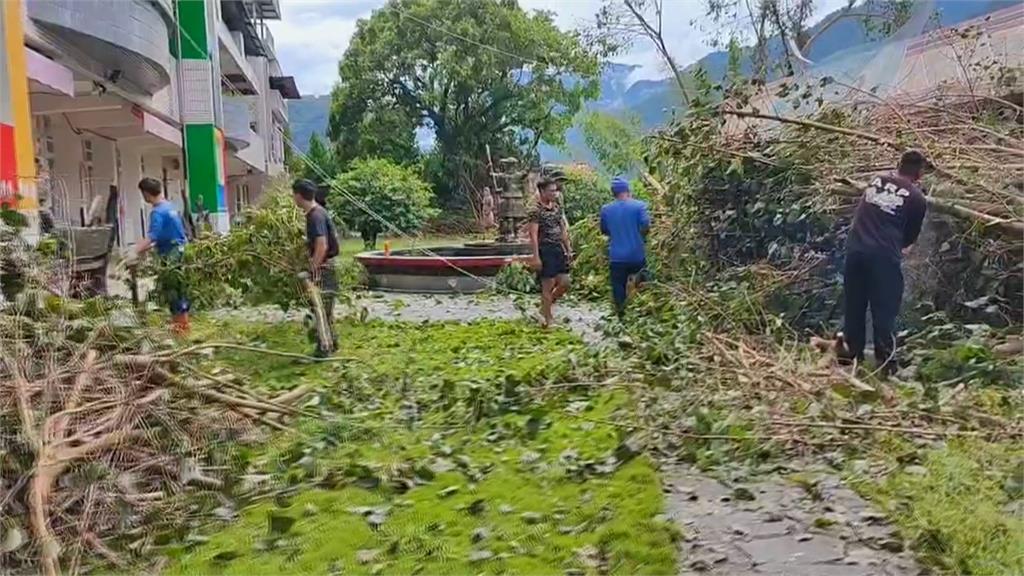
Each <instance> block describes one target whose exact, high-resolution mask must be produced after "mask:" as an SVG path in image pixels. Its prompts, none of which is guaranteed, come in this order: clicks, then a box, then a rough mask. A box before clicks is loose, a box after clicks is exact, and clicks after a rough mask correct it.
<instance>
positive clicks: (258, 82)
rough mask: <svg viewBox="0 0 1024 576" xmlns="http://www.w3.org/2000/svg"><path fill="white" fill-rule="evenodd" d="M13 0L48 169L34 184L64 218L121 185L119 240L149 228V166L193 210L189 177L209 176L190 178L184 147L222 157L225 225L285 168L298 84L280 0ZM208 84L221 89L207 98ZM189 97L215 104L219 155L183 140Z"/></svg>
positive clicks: (220, 220) (128, 240)
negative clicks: (201, 61) (277, 22)
mask: <svg viewBox="0 0 1024 576" xmlns="http://www.w3.org/2000/svg"><path fill="white" fill-rule="evenodd" d="M4 1H10V0H4ZM15 1H18V0H15ZM21 1H22V2H23V14H24V44H25V50H26V68H27V76H28V79H29V103H30V109H31V116H32V136H33V139H34V141H35V154H36V158H37V164H40V165H41V166H42V167H43V170H42V171H41V174H40V177H39V181H38V186H37V187H38V188H39V189H40V190H41V191H43V193H42V194H41V196H42V197H45V196H46V195H47V194H46V193H45V189H46V188H49V189H50V194H49V196H50V198H51V200H50V204H51V212H53V214H54V216H55V218H56V219H57V220H58V221H63V222H65V223H68V224H72V225H81V224H83V223H84V222H85V220H86V218H87V212H88V209H89V206H90V205H91V204H92V202H93V200H94V199H95V198H96V197H98V196H99V197H102V198H106V196H107V194H108V193H109V191H110V190H111V188H112V187H113V188H116V190H117V191H118V211H119V218H118V224H119V226H118V229H119V238H118V245H119V246H120V247H121V248H122V249H124V248H128V247H130V246H131V245H132V244H134V243H135V242H136V241H137V240H139V239H140V238H141V237H142V235H143V234H144V233H145V229H146V226H147V216H148V214H147V207H146V206H145V204H144V203H143V202H142V199H141V196H140V194H139V192H138V189H137V187H136V186H137V183H138V181H139V179H140V178H142V177H143V176H150V177H154V178H157V179H160V180H162V181H163V182H164V185H165V189H166V192H167V196H168V198H169V199H170V200H171V201H173V202H175V203H176V204H178V206H179V209H181V210H182V211H183V212H186V210H185V209H186V204H187V203H188V204H191V206H189V208H190V210H188V211H187V212H193V213H194V212H196V205H197V198H196V194H195V191H196V190H197V186H207V185H209V186H213V185H214V183H213V181H212V179H211V181H210V182H209V183H207V182H198V179H199V178H200V177H204V176H205V174H198V171H197V176H196V180H197V181H195V182H189V181H188V180H189V175H188V174H187V172H188V170H187V169H186V166H187V165H194V164H189V163H187V162H186V154H193V153H194V154H195V155H196V156H197V157H198V155H199V154H208V155H209V156H211V160H210V161H211V162H214V163H218V164H219V165H221V170H220V171H219V172H216V171H215V172H213V173H214V174H219V179H220V183H221V184H224V183H226V186H225V189H224V191H223V192H222V193H221V194H222V196H221V197H222V198H225V197H226V198H225V199H226V202H221V203H222V204H226V206H223V207H221V210H220V211H219V212H220V213H219V214H215V216H216V217H217V218H216V219H215V223H217V224H218V225H216V226H215V228H217V229H219V230H220V231H223V230H224V229H226V227H225V226H224V225H223V224H224V223H226V222H227V221H228V220H229V219H230V216H231V214H232V213H233V212H235V211H237V210H239V209H241V208H242V207H243V206H244V205H246V204H249V203H252V202H254V201H256V200H257V199H258V198H259V196H260V194H261V193H262V191H263V189H264V187H265V186H266V183H267V182H268V180H269V179H270V178H272V177H274V176H275V175H277V174H280V173H281V172H282V171H283V170H284V145H283V141H282V130H283V129H284V128H285V127H286V126H287V122H288V118H287V109H286V107H285V104H284V99H285V98H297V97H298V94H297V91H296V89H295V83H294V80H292V79H291V77H288V76H284V75H283V74H282V72H281V68H280V65H279V64H278V62H277V58H276V56H275V54H274V42H273V37H272V36H271V34H270V31H269V29H268V28H267V26H266V25H265V20H268V19H279V18H280V9H279V5H278V0H177V2H174V1H173V0H21ZM183 6H187V7H189V8H191V9H192V10H193V12H192V13H193V15H194V14H197V13H198V14H199V18H200V20H199V25H200V26H205V28H206V31H207V34H206V42H205V44H206V48H205V49H204V48H203V46H200V45H199V44H202V43H203V38H202V36H203V34H202V32H203V30H202V28H201V27H200V29H199V32H198V33H197V32H196V28H194V27H193V28H192V33H189V31H188V30H189V29H188V27H187V26H186V25H185V22H184V19H182V18H181V15H182V14H183V12H182V7H183ZM203 14H205V15H206V18H205V20H204V19H202V15H203ZM192 25H193V26H194V25H195V21H194V18H193V21H192ZM196 36H199V40H198V41H197V39H196ZM185 43H190V45H191V46H194V47H196V49H197V50H198V51H199V52H205V53H206V54H207V55H208V59H209V61H210V65H209V66H207V67H206V68H207V70H209V72H208V77H207V78H203V77H202V76H201V75H200V76H195V73H194V69H195V66H188V65H183V63H187V62H189V60H185V59H182V57H181V54H182V52H183V51H187V48H183V46H184V45H185ZM193 62H194V61H193ZM204 85H205V86H213V87H219V90H217V89H214V90H212V91H208V95H207V96H205V97H203V96H202V94H203V93H202V88H203V86H204ZM194 86H199V90H196V89H195V88H194ZM197 94H198V95H199V97H198V98H199V100H200V101H198V102H197ZM202 100H205V101H202ZM197 106H198V107H199V108H200V109H205V110H207V111H208V112H210V113H212V114H210V115H211V116H212V120H213V125H214V126H215V127H216V129H218V130H219V131H220V133H221V134H222V135H223V138H222V139H221V140H222V141H223V142H224V143H225V148H226V149H225V150H223V151H222V152H221V154H222V156H223V157H222V158H213V156H220V155H221V154H214V153H213V152H212V148H211V149H210V151H204V150H198V151H195V152H193V151H192V150H190V149H188V146H189V142H188V139H187V138H186V137H185V133H184V132H183V126H184V125H185V124H187V123H189V122H186V120H187V118H189V117H190V116H189V115H190V114H193V113H192V112H191V111H192V110H194V109H196V107H197ZM192 117H194V115H193V116H192ZM195 160H196V158H193V162H194V161H195ZM47 173H48V177H47ZM225 180H226V182H225ZM198 189H202V188H198ZM189 190H191V191H192V193H191V194H190V193H189V192H188V191H189ZM200 202H201V200H200ZM201 205H202V204H201V203H200V206H201ZM216 208H217V207H215V206H209V205H207V206H206V207H204V210H208V211H210V212H218V210H216Z"/></svg>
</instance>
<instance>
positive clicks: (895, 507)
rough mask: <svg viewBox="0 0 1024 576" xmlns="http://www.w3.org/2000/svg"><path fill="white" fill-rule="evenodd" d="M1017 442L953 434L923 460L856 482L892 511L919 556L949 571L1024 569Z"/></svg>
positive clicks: (1021, 458)
mask: <svg viewBox="0 0 1024 576" xmlns="http://www.w3.org/2000/svg"><path fill="white" fill-rule="evenodd" d="M1022 462H1024V451H1022V450H1021V449H1020V446H1019V445H1017V446H1013V445H998V444H990V443H986V442H982V441H979V440H956V441H951V442H949V443H948V445H945V446H942V447H940V448H938V449H936V450H931V451H929V452H927V453H926V454H925V456H924V460H923V462H922V463H921V466H918V467H916V468H913V469H909V468H903V469H901V470H899V471H897V472H896V473H894V474H892V475H890V476H889V477H888V478H887V479H886V480H885V482H883V483H881V484H876V483H875V482H873V481H866V482H864V483H863V484H862V485H861V488H862V489H863V490H865V491H866V492H867V493H868V494H870V495H871V496H872V497H873V498H874V499H875V500H877V501H878V502H879V503H880V504H881V505H882V506H883V507H884V508H885V509H886V511H887V512H889V513H890V514H891V515H892V516H893V517H894V519H895V521H896V524H897V525H898V526H899V528H900V531H901V532H902V535H903V537H904V539H905V540H907V541H908V542H910V547H911V549H912V550H914V552H916V553H917V554H918V557H919V558H921V559H923V560H924V561H925V562H926V563H928V564H931V565H933V566H935V567H936V568H938V569H939V570H940V571H941V572H942V573H951V574H979V575H981V574H989V575H992V576H995V575H998V574H1021V573H1024V554H1022V553H1021V551H1022V550H1024V520H1022V519H1021V517H1020V515H1019V514H1016V515H1014V514H1008V513H1006V512H1004V510H1006V508H1007V507H1016V509H1017V510H1020V506H1021V505H1022V504H1024V501H1022V500H1021V492H1020V486H1021V485H1022V483H1021V482H1022V479H1021V463H1022Z"/></svg>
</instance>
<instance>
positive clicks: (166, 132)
mask: <svg viewBox="0 0 1024 576" xmlns="http://www.w3.org/2000/svg"><path fill="white" fill-rule="evenodd" d="M132 114H135V117H136V118H140V119H141V120H142V131H143V132H145V133H146V134H151V135H153V136H156V137H157V138H159V139H161V140H163V141H165V142H168V143H170V144H174V145H175V146H177V147H178V148H181V147H182V145H181V130H180V129H179V128H177V127H175V126H174V125H172V124H170V123H169V122H165V121H164V120H162V119H160V117H158V116H155V115H153V114H150V113H149V112H146V111H145V110H143V109H142V108H139V107H138V106H134V107H133V108H132Z"/></svg>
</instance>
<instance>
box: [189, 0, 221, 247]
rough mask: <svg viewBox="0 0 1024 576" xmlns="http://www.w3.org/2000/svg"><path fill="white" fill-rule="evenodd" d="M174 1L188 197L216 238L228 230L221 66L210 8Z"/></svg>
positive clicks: (199, 1) (206, 0)
mask: <svg viewBox="0 0 1024 576" xmlns="http://www.w3.org/2000/svg"><path fill="white" fill-rule="evenodd" d="M217 1H219V0H178V2H177V8H176V9H177V12H178V25H179V30H178V42H177V44H178V46H179V47H180V59H179V61H178V66H180V68H181V76H180V78H181V86H179V89H178V96H179V98H181V111H182V123H183V124H184V126H185V130H184V132H185V139H184V141H185V167H186V170H187V178H188V197H189V202H190V204H191V206H190V208H191V210H192V213H193V214H194V215H198V214H207V215H209V222H210V224H211V225H212V226H213V229H214V230H215V231H217V232H226V231H227V229H228V211H227V199H226V197H225V180H226V173H225V168H224V152H225V150H224V134H223V133H222V132H221V130H220V128H219V127H218V125H219V123H220V116H221V112H220V66H219V62H218V54H219V53H220V51H219V50H218V47H217V35H216V33H214V25H215V24H216V23H215V22H213V18H214V16H213V11H212V9H211V8H212V5H210V2H217Z"/></svg>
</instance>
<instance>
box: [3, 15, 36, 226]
mask: <svg viewBox="0 0 1024 576" xmlns="http://www.w3.org/2000/svg"><path fill="white" fill-rule="evenodd" d="M22 8H23V7H22V2H21V0H3V1H0V204H2V205H5V206H7V207H14V208H17V209H18V210H21V211H22V212H24V213H25V214H26V215H27V216H29V221H30V223H32V224H33V226H34V225H35V222H36V218H35V215H36V214H37V212H38V208H39V203H38V200H37V198H36V187H35V177H36V166H35V150H34V149H33V146H32V114H31V111H30V110H29V100H28V73H27V70H26V66H25V32H24V29H23V24H22V14H23V12H22ZM34 235H35V234H34V232H32V231H30V233H29V236H30V237H32V236H34Z"/></svg>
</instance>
